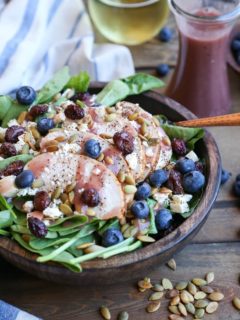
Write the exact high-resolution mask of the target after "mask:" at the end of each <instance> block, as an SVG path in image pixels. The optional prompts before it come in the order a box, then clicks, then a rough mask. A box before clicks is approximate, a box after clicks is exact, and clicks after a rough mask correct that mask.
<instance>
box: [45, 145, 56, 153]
mask: <svg viewBox="0 0 240 320" xmlns="http://www.w3.org/2000/svg"><path fill="white" fill-rule="evenodd" d="M46 151H47V152H56V151H58V146H56V145H54V144H53V145H51V146H47V147H46Z"/></svg>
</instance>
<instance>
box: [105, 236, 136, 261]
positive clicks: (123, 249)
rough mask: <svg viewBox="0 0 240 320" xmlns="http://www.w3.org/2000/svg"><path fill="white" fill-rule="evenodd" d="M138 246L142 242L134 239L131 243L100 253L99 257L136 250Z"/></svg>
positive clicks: (108, 256)
mask: <svg viewBox="0 0 240 320" xmlns="http://www.w3.org/2000/svg"><path fill="white" fill-rule="evenodd" d="M140 247H142V242H141V241H139V240H138V241H135V242H134V243H132V244H130V245H128V246H124V247H121V248H119V249H115V250H112V251H109V252H106V253H103V254H102V255H101V258H103V259H107V258H110V257H112V256H115V255H116V254H120V253H126V252H131V251H134V250H136V249H138V248H140Z"/></svg>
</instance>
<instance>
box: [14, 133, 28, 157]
mask: <svg viewBox="0 0 240 320" xmlns="http://www.w3.org/2000/svg"><path fill="white" fill-rule="evenodd" d="M24 137H25V133H24V134H22V135H21V136H19V137H18V142H17V143H15V144H14V146H15V148H16V150H17V152H18V153H19V152H21V151H22V148H23V146H24V145H25V144H26V143H25V141H24Z"/></svg>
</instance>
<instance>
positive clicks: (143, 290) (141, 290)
mask: <svg viewBox="0 0 240 320" xmlns="http://www.w3.org/2000/svg"><path fill="white" fill-rule="evenodd" d="M146 290H147V289H143V288H138V291H139V292H145V291H146Z"/></svg>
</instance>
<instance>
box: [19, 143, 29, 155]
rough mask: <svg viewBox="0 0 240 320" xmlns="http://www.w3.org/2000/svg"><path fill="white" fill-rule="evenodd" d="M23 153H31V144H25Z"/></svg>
mask: <svg viewBox="0 0 240 320" xmlns="http://www.w3.org/2000/svg"><path fill="white" fill-rule="evenodd" d="M21 153H22V154H28V153H29V145H28V144H24V146H23V147H22V151H21Z"/></svg>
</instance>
